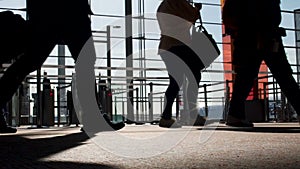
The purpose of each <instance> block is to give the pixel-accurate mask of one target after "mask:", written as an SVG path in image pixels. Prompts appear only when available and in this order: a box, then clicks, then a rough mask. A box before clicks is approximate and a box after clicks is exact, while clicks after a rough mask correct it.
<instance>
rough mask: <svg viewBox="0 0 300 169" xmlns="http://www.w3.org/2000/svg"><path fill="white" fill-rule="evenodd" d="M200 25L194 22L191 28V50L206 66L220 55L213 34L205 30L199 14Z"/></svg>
mask: <svg viewBox="0 0 300 169" xmlns="http://www.w3.org/2000/svg"><path fill="white" fill-rule="evenodd" d="M199 19H200V25H199V26H196V25H195V24H194V26H193V28H192V45H191V48H192V50H193V51H194V52H195V53H196V54H197V56H198V57H199V58H200V59H201V61H202V63H203V64H204V67H205V68H207V67H208V66H210V65H211V63H212V62H213V61H214V60H215V59H216V58H217V57H218V56H219V55H220V53H221V52H220V50H219V48H218V45H217V42H216V41H215V40H214V38H213V36H212V35H211V34H209V33H208V32H207V30H206V29H205V28H204V26H203V24H202V19H201V16H200V18H199Z"/></svg>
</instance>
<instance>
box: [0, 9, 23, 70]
mask: <svg viewBox="0 0 300 169" xmlns="http://www.w3.org/2000/svg"><path fill="white" fill-rule="evenodd" d="M0 23H1V26H0V37H1V38H0V64H3V63H7V62H10V61H11V60H13V59H16V58H17V57H18V56H19V55H21V54H22V53H24V51H25V39H26V21H25V20H24V19H23V18H22V17H21V15H18V14H14V13H13V12H11V11H4V12H0Z"/></svg>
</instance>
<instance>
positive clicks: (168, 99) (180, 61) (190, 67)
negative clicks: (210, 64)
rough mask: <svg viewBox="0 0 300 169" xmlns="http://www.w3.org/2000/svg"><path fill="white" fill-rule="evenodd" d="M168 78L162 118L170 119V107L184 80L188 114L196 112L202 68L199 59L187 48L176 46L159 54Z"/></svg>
mask: <svg viewBox="0 0 300 169" xmlns="http://www.w3.org/2000/svg"><path fill="white" fill-rule="evenodd" d="M160 55H161V57H162V60H163V61H164V63H165V65H166V68H167V71H168V75H169V78H170V82H169V86H168V88H167V90H166V93H165V104H164V106H165V107H164V111H163V114H162V118H165V119H170V118H171V117H172V105H173V102H174V100H175V98H176V96H177V94H178V92H179V90H180V87H181V86H182V84H183V82H184V80H185V78H187V80H188V85H187V98H188V106H189V110H190V112H197V111H198V110H197V107H196V106H197V96H198V88H199V82H200V80H201V72H200V71H201V70H202V69H203V68H204V66H203V63H202V62H201V60H200V59H199V57H198V56H197V55H196V54H195V53H194V52H193V51H192V50H191V49H190V48H189V47H188V46H184V45H182V46H176V47H172V48H171V49H170V50H168V51H165V52H163V53H161V54H160Z"/></svg>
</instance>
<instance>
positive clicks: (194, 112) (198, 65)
mask: <svg viewBox="0 0 300 169" xmlns="http://www.w3.org/2000/svg"><path fill="white" fill-rule="evenodd" d="M180 51H181V58H182V59H183V60H184V62H185V63H186V65H187V67H188V70H187V71H185V76H186V78H187V79H188V84H187V90H186V93H187V103H188V113H189V123H190V124H192V125H193V124H194V123H195V121H196V119H197V116H198V115H199V109H198V106H197V105H198V101H197V100H198V89H199V83H200V80H201V70H202V69H203V68H204V65H203V63H202V61H201V60H200V58H199V57H198V56H197V54H195V53H194V52H193V51H192V50H191V49H190V48H189V47H188V46H184V47H183V48H182V49H181V50H180Z"/></svg>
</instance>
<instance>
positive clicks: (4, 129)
mask: <svg viewBox="0 0 300 169" xmlns="http://www.w3.org/2000/svg"><path fill="white" fill-rule="evenodd" d="M16 132H17V129H15V128H12V127H8V126H5V127H0V133H16Z"/></svg>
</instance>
